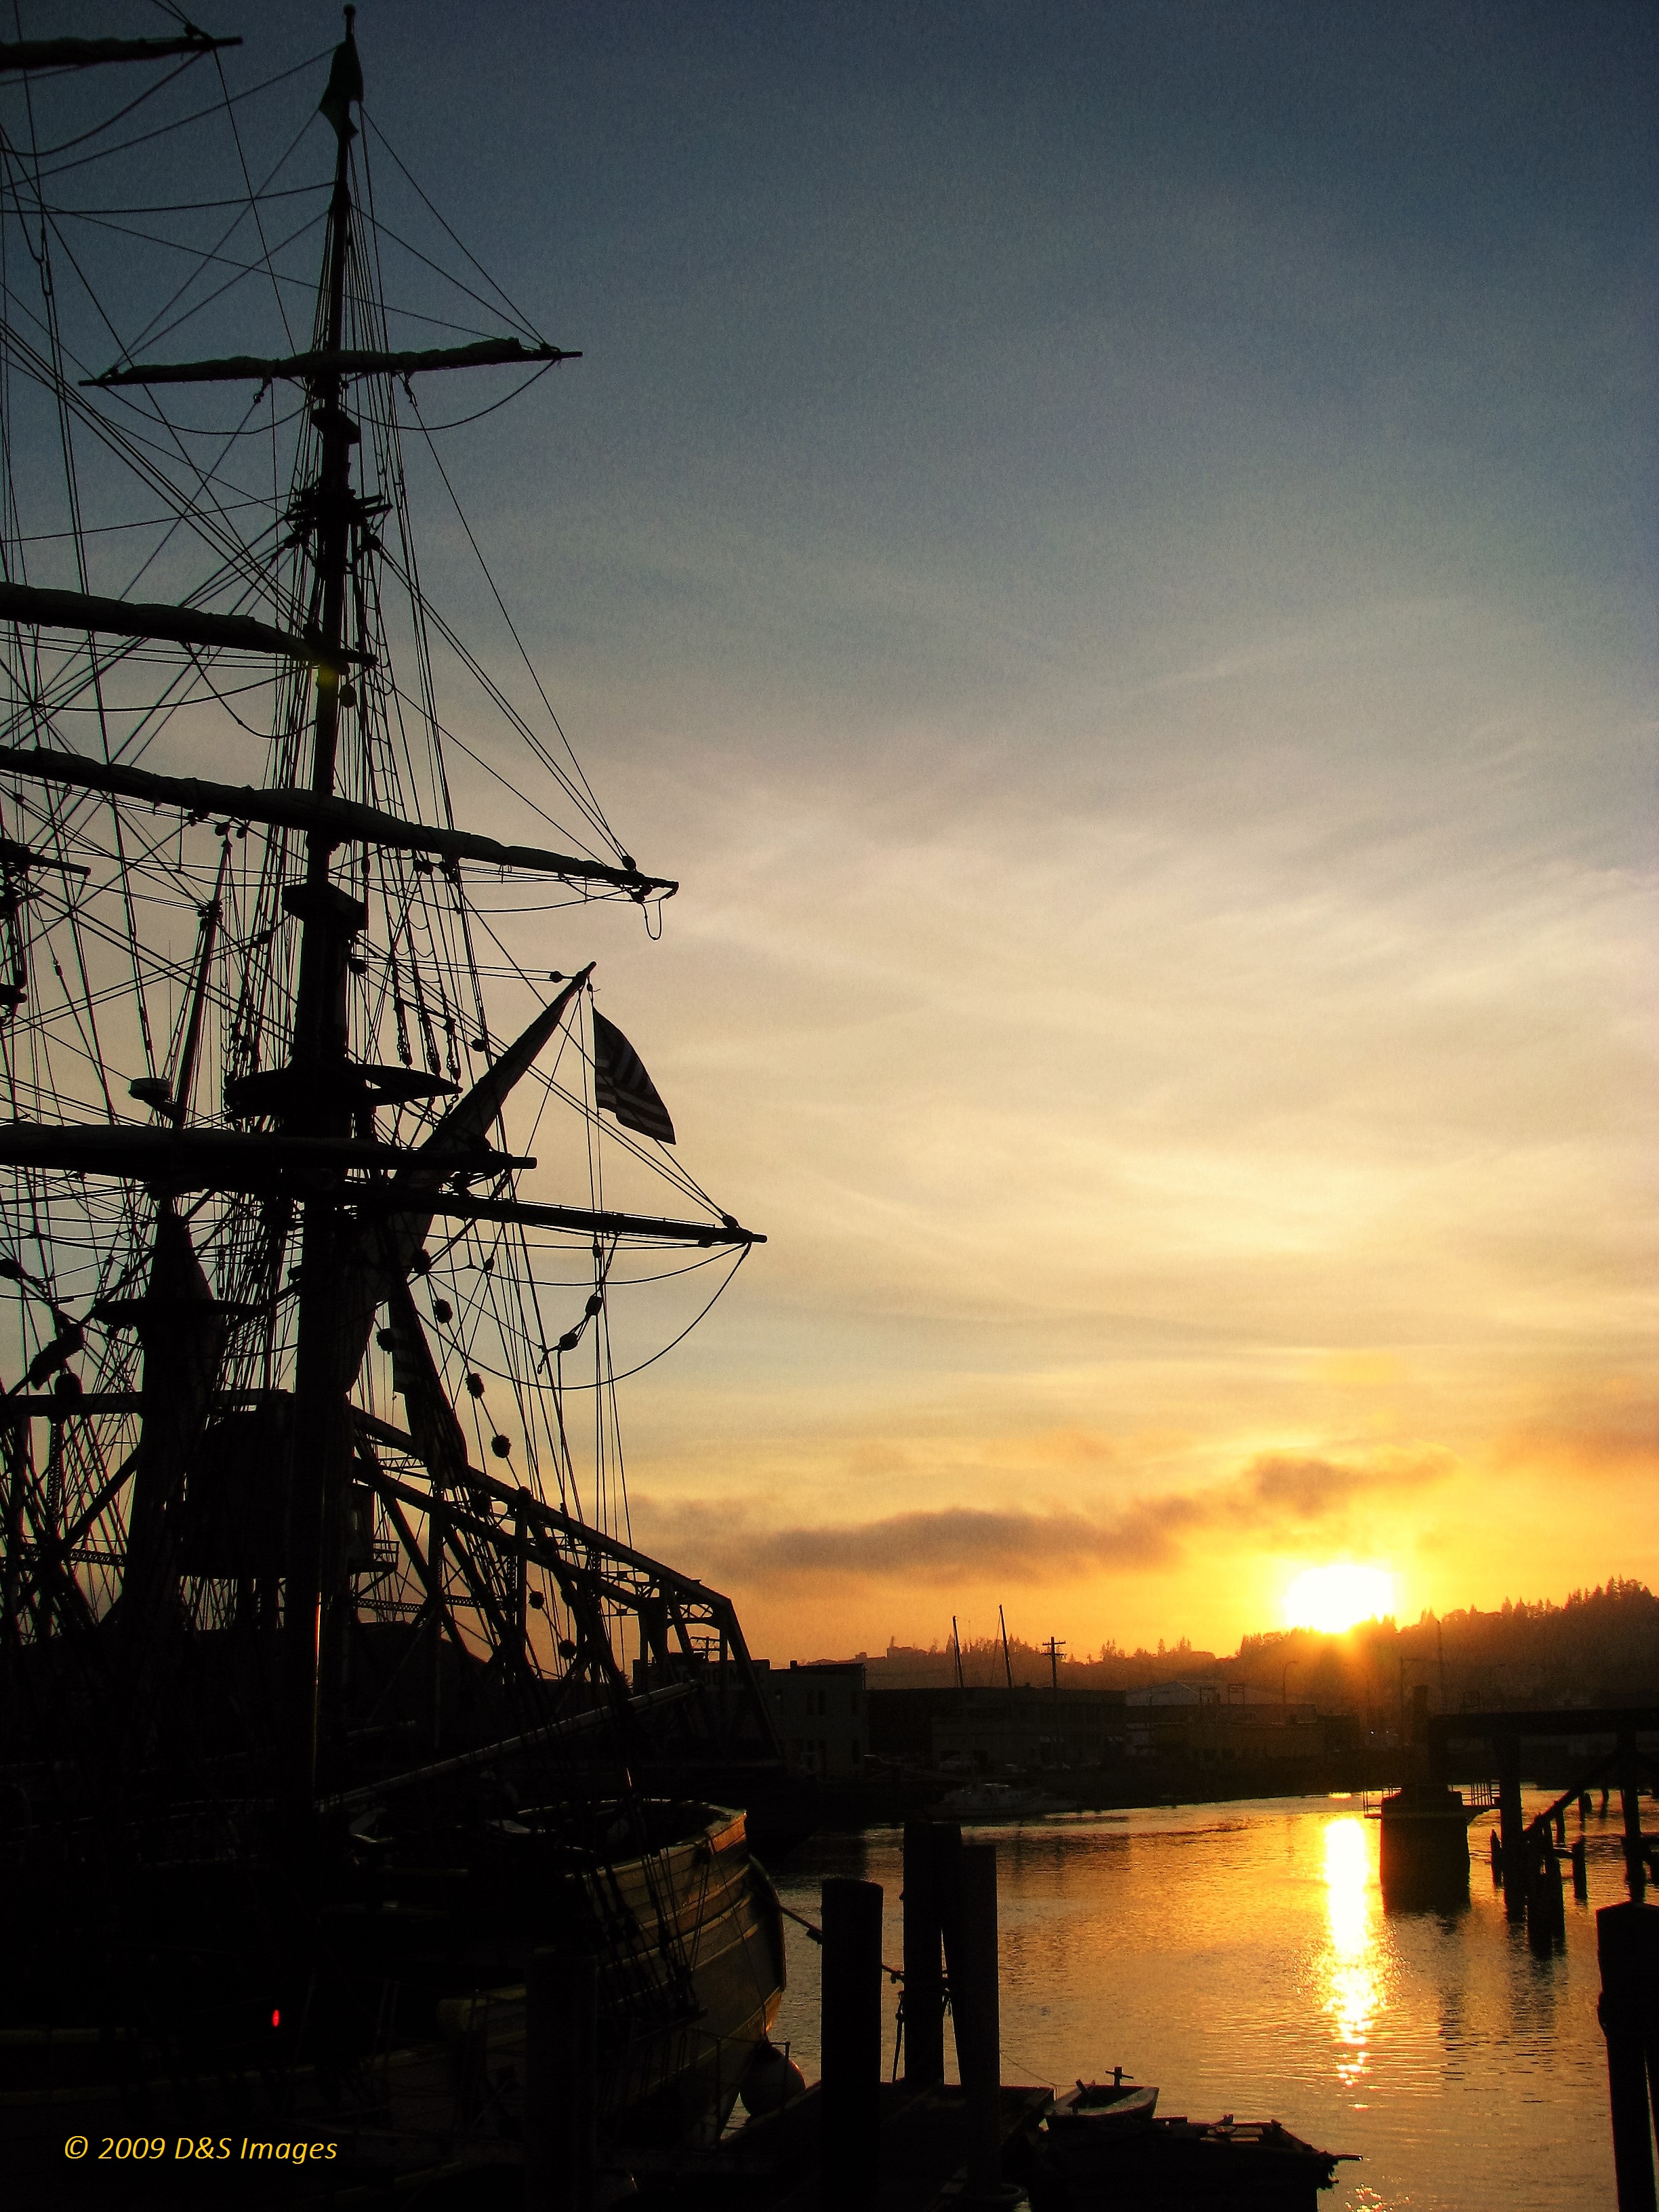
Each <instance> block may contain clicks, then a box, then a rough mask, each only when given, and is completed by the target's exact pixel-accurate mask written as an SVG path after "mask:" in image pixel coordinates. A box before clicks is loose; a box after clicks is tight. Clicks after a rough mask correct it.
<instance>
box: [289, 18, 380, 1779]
mask: <svg viewBox="0 0 1659 2212" xmlns="http://www.w3.org/2000/svg"><path fill="white" fill-rule="evenodd" d="M355 12H356V11H355V10H354V9H350V8H348V9H346V11H345V15H346V34H345V38H344V40H343V42H342V44H341V45H340V46H338V47H337V48H336V50H335V54H334V63H333V67H332V69H331V71H330V73H329V81H328V87H327V89H326V91H325V93H324V94H323V99H322V103H321V105H322V112H323V113H324V114H325V115H326V116H327V117H328V118H329V120H330V122H331V123H332V125H334V131H335V135H336V137H337V142H338V149H337V155H336V159H335V167H334V193H333V198H332V200H331V204H330V208H329V228H328V246H327V252H326V258H325V267H324V271H323V283H322V304H323V310H324V312H323V316H322V323H323V328H322V332H321V341H322V350H323V353H324V355H325V357H332V358H334V359H336V360H337V358H338V356H339V354H340V351H341V347H342V341H343V336H344V325H345V280H346V256H347V252H348V248H349V241H350V232H351V186H350V161H351V141H352V139H353V137H355V136H356V131H355V128H354V126H353V125H352V122H351V117H350V109H351V103H352V102H353V101H354V100H359V101H360V100H362V90H363V81H362V67H361V64H359V62H358V58H357V49H356V42H355V40H353V37H352V31H351V21H352V16H353V15H354V13H355ZM344 387H345V380H344V377H343V374H341V373H340V372H339V371H338V369H337V368H326V369H324V370H323V371H322V373H320V374H317V375H314V376H313V377H310V378H308V379H307V392H308V394H309V398H310V403H311V413H312V420H313V422H314V423H315V425H316V427H317V429H318V431H319V436H320V440H321V462H320V466H319V471H318V477H317V481H316V483H315V484H314V485H313V487H312V488H311V489H310V490H309V492H308V495H307V503H308V506H309V508H310V512H311V514H312V516H313V520H314V525H315V530H316V539H315V544H316V556H315V558H316V572H317V577H318V581H319V586H320V597H321V605H320V606H319V610H318V626H319V632H320V641H321V649H322V653H325V654H327V655H329V656H330V659H328V660H327V661H326V662H324V661H323V660H322V659H319V665H318V668H317V674H316V685H317V690H316V705H315V709H314V719H313V743H312V763H311V788H312V791H313V793H314V794H315V795H316V796H318V797H319V798H323V799H327V798H329V797H331V795H332V793H333V790H334V778H335V765H336V756H337V750H338V744H339V726H340V684H341V677H340V664H339V661H338V659H337V655H338V653H339V649H340V647H341V646H342V645H343V642H344V632H345V606H346V581H347V574H348V568H349V541H350V530H351V524H352V520H353V517H354V515H355V513H356V510H357V502H356V499H355V498H354V496H353V493H352V489H351V448H352V447H353V445H354V444H356V441H357V438H358V431H357V426H356V423H355V422H352V421H351V419H350V418H349V416H348V415H347V413H346V411H345V407H344V404H343V399H344ZM332 849H333V846H332V842H331V839H330V838H329V836H328V835H327V834H326V832H325V831H324V830H321V829H314V830H313V831H312V832H311V834H310V835H309V836H308V837H307V841H306V875H305V882H304V884H303V885H295V886H292V887H291V888H290V889H289V890H288V891H287V892H286V893H285V895H284V904H285V905H286V906H287V907H288V908H289V912H290V913H292V914H295V915H297V917H298V919H299V921H300V927H301V939H300V963H299V984H298V990H297V994H296V1000H295V1024H294V1038H293V1046H292V1053H291V1060H292V1066H293V1070H294V1074H295V1084H294V1092H293V1097H294V1103H295V1111H294V1114H293V1115H292V1116H291V1118H290V1122H289V1126H290V1127H294V1128H296V1129H297V1130H299V1131H300V1132H301V1133H304V1134H306V1135H308V1136H319V1137H342V1136H346V1135H348V1134H349V1133H350V1128H351V1109H350V1105H349V1093H348V1091H347V1089H346V1086H345V1085H344V1084H343V1082H342V1081H341V1080H340V1079H339V1076H338V1073H337V1072H338V1071H339V1070H341V1069H342V1068H343V1065H344V1062H345V1060H346V1056H347V1047H348V1037H347V1025H346V975H347V969H346V961H347V957H348V954H349V948H350V945H351V941H352V939H353V938H354V937H355V936H356V933H357V932H358V931H359V930H360V929H362V927H363V924H364V922H365V921H366V920H367V919H368V917H367V914H366V912H365V910H364V908H362V905H361V904H360V903H359V902H357V901H356V899H354V898H352V897H351V896H349V894H348V893H346V892H344V891H342V890H337V889H336V888H335V886H334V885H333V884H332V883H331V881H330V875H329V861H330V855H331V852H332ZM340 1242H341V1220H340V1212H339V1207H338V1205H337V1201H336V1200H334V1199H333V1198H331V1197H329V1196H325V1195H319V1196H317V1197H313V1198H311V1199H308V1200H307V1201H306V1206H305V1215H304V1225H303V1228H302V1230H301V1244H300V1278H299V1285H298V1309H299V1310H298V1321H297V1328H296V1341H295V1376H294V1407H293V1420H292V1424H291V1427H290V1431H289V1444H290V1457H289V1528H288V1577H287V1593H286V1601H285V1604H284V1608H283V1636H284V1643H285V1646H286V1655H285V1666H284V1673H285V1675H286V1677H287V1682H288V1688H289V1727H290V1729H291V1744H292V1767H291V1786H292V1794H293V1797H294V1799H295V1810H296V1812H299V1813H301V1814H308V1813H309V1809H310V1807H311V1805H312V1803H313V1800H314V1798H315V1796H316V1788H317V1759H318V1747H319V1746H318V1739H319V1709H320V1705H321V1696H320V1692H321V1688H322V1682H323V1675H324V1670H325V1662H326V1660H327V1658H328V1656H329V1654H330V1651H331V1647H332V1645H333V1644H336V1643H337V1640H338V1635H339V1632H341V1630H342V1628H343V1623H342V1622H341V1621H340V1620H339V1618H338V1616H339V1613H340V1606H341V1599H342V1596H343V1592H342V1590H341V1589H338V1588H337V1587H336V1585H337V1584H338V1583H341V1582H342V1581H343V1572H342V1568H343V1561H342V1559H341V1556H340V1555H341V1546H340V1542H339V1529H340V1527H341V1518H342V1506H343V1491H344V1486H345V1481H346V1476H347V1472H348V1468H349V1461H350V1430H349V1414H348V1412H347V1397H348V1395H349V1391H350V1388H351V1383H352V1380H353V1378H352V1376H349V1375H348V1374H345V1373H344V1372H343V1366H344V1364H345V1363H344V1358H343V1345H344V1337H345V1331H344V1330H343V1326H342V1319H343V1317H342V1315H341V1311H340V1304H339V1280H340V1256H341V1255H340V1249H339V1248H340Z"/></svg>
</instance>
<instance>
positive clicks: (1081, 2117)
mask: <svg viewBox="0 0 1659 2212" xmlns="http://www.w3.org/2000/svg"><path fill="white" fill-rule="evenodd" d="M1157 2110H1158V2091H1157V2090H1156V2089H1155V2088H1151V2087H1145V2088H1143V2087H1135V2086H1134V2085H1133V2083H1131V2082H1128V2081H1125V2080H1124V2078H1123V2069H1122V2068H1121V2066H1120V2067H1118V2068H1117V2069H1115V2075H1114V2078H1113V2079H1112V2080H1111V2081H1079V2083H1078V2085H1077V2087H1076V2088H1075V2089H1068V2090H1067V2091H1066V2093H1065V2095H1064V2096H1063V2097H1058V2098H1056V2099H1055V2100H1054V2106H1053V2107H1052V2109H1051V2110H1050V2112H1049V2113H1048V2128H1049V2132H1050V2134H1051V2135H1052V2136H1054V2139H1055V2140H1056V2141H1057V2142H1060V2143H1062V2144H1063V2145H1065V2146H1066V2148H1067V2149H1068V2150H1072V2149H1075V2150H1076V2151H1079V2152H1085V2151H1086V2150H1087V2148H1088V2147H1089V2145H1090V2144H1091V2142H1092V2141H1093V2139H1094V2136H1096V2134H1097V2132H1098V2131H1099V2130H1101V2129H1102V2128H1109V2129H1117V2128H1121V2127H1125V2126H1139V2125H1140V2124H1143V2123H1144V2122H1146V2121H1147V2120H1150V2119H1151V2118H1152V2115H1153V2113H1154V2112H1156V2111H1157Z"/></svg>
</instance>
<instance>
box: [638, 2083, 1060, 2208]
mask: <svg viewBox="0 0 1659 2212" xmlns="http://www.w3.org/2000/svg"><path fill="white" fill-rule="evenodd" d="M1048 2097H1049V2092H1048V2090H1047V2089H1030V2088H1011V2087H1006V2086H1005V2087H1004V2088H1003V2090H1002V2097H1001V2119H1002V2132H1003V2142H1004V2147H1005V2162H1006V2163H1014V2162H1017V2161H1018V2152H1019V2148H1020V2146H1021V2145H1022V2143H1023V2142H1024V2140H1025V2139H1026V2138H1028V2137H1029V2136H1030V2135H1031V2134H1032V2133H1034V2132H1035V2130H1036V2124H1037V2122H1038V2121H1039V2120H1040V2119H1041V2118H1042V2115H1043V2113H1044V2112H1045V2111H1046V2110H1047V2108H1048ZM822 2112H823V2100H822V2097H821V2095H820V2093H819V2092H818V2090H817V2087H813V2088H811V2089H808V2090H805V2092H803V2093H802V2094H801V2095H800V2096H799V2097H796V2098H794V2099H793V2100H791V2102H790V2103H789V2104H787V2106H785V2107H784V2109H783V2110H782V2112H776V2113H773V2114H771V2115H769V2117H768V2118H765V2119H760V2120H751V2121H750V2123H749V2124H748V2125H747V2127H745V2128H743V2129H741V2130H738V2133H737V2134H736V2135H733V2136H727V2138H726V2141H725V2142H722V2143H721V2144H720V2146H719V2148H716V2149H714V2150H709V2151H704V2152H702V2153H698V2154H692V2155H690V2156H688V2155H687V2154H685V2153H684V2151H681V2152H677V2153H676V2154H674V2156H673V2158H672V2160H665V2161H664V2165H665V2167H668V2166H671V2168H672V2170H671V2171H665V2172H662V2173H661V2174H654V2173H653V2172H651V2170H650V2166H649V2164H648V2162H647V2163H641V2164H636V2165H635V2179H636V2181H637V2182H638V2184H639V2188H640V2194H639V2196H638V2197H636V2198H635V2199H634V2200H633V2206H634V2207H635V2212H831V2200H830V2198H829V2196H828V2195H827V2194H826V2192H825V2190H824V2185H823V2172H822V2133H823V2130H822V2125H821V2120H822ZM967 2142H968V2112H967V2107H966V2104H965V2102H964V2100H963V2093H962V2091H961V2090H960V2089H958V2088H956V2087H945V2088H935V2089H913V2088H910V2087H908V2086H907V2085H906V2084H905V2083H903V2082H902V2081H901V2082H896V2083H891V2084H884V2085H883V2087H882V2092H881V2170H880V2179H879V2181H878V2185H877V2188H876V2191H875V2193H874V2195H873V2196H872V2197H871V2198H870V2199H869V2202H868V2203H867V2204H866V2205H861V2206H860V2207H859V2208H858V2212H945V2208H946V2207H948V2206H950V2205H951V2204H953V2203H955V2202H956V2200H957V2193H958V2191H959V2190H960V2187H961V2184H962V2179H963V2172H964V2170H965V2167H966V2164H967V2157H968V2151H967ZM834 2212H848V2208H847V2207H846V2206H845V2205H837V2206H836V2207H835V2208H834Z"/></svg>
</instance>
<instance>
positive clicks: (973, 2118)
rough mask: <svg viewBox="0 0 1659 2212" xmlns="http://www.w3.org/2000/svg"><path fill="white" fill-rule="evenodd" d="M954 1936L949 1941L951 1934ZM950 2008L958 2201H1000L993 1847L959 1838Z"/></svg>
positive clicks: (948, 1926) (950, 1922)
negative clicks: (958, 2112) (964, 2162)
mask: <svg viewBox="0 0 1659 2212" xmlns="http://www.w3.org/2000/svg"><path fill="white" fill-rule="evenodd" d="M953 1938H954V1942H953V1940H952V1939H953ZM945 1944H946V1946H947V1951H948V1953H949V1964H950V1970H951V2015H952V2017H953V2018H954V2020H955V2021H956V2031H957V2069H958V2071H959V2072H960V2074H961V2075H962V2088H963V2104H964V2106H965V2108H966V2110H965V2115H964V2117H965V2119H966V2123H967V2125H966V2130H965V2132H966V2137H967V2152H968V2186H967V2189H966V2191H964V2192H963V2197H961V2199H960V2202H961V2203H962V2204H963V2206H964V2207H966V2206H969V2205H983V2206H991V2205H998V2204H1001V2203H1005V2202H1006V2197H1007V2191H1006V2190H1005V2189H1004V2187H1003V2182H1002V2022H1001V2002H1000V1994H999V1990H998V1985H997V1850H996V1845H995V1844H963V1845H962V1847H961V1849H960V1850H959V1851H958V1853H957V1897H956V1910H955V1911H952V1912H951V1913H949V1914H948V1915H947V1916H946V1919H945Z"/></svg>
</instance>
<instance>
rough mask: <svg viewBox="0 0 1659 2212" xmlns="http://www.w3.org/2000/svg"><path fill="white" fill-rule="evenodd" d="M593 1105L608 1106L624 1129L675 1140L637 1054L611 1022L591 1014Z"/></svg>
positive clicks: (666, 1143) (666, 1114)
mask: <svg viewBox="0 0 1659 2212" xmlns="http://www.w3.org/2000/svg"><path fill="white" fill-rule="evenodd" d="M593 1103H594V1104H595V1105H596V1106H599V1107H608V1108H609V1109H610V1110H611V1113H613V1114H614V1115H616V1117H617V1121H619V1122H620V1123H621V1124H622V1126H623V1128H624V1129H637V1130H638V1131H639V1133H640V1134H641V1136H642V1137H656V1138H658V1139H659V1140H660V1141H661V1142H662V1143H663V1144H665V1145H671V1144H672V1143H673V1141H674V1124H673V1123H672V1121H670V1119H669V1117H668V1109H667V1108H666V1107H665V1105H664V1104H663V1103H662V1100H661V1099H660V1098H659V1097H658V1095H657V1086H656V1085H655V1084H654V1083H653V1081H652V1080H651V1078H650V1077H649V1076H648V1075H647V1073H646V1072H645V1068H644V1066H643V1065H642V1064H641V1060H640V1056H639V1054H638V1053H636V1052H635V1049H634V1048H633V1046H632V1045H631V1044H629V1042H628V1039H627V1038H626V1037H625V1036H623V1033H622V1031H621V1030H619V1029H618V1028H617V1025H616V1024H615V1023H614V1022H608V1021H606V1019H605V1016H604V1015H603V1014H602V1013H600V1012H599V1010H598V1008H597V1007H596V1008H595V1009H594V1012H593Z"/></svg>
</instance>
